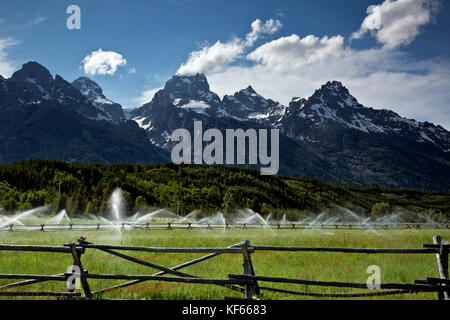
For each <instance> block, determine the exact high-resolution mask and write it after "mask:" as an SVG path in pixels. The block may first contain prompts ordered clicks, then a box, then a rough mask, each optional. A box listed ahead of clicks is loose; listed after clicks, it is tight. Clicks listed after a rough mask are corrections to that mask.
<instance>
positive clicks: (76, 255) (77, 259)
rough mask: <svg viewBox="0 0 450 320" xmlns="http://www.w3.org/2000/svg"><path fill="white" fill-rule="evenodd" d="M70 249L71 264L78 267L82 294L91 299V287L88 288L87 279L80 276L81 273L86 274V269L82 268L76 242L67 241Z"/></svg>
mask: <svg viewBox="0 0 450 320" xmlns="http://www.w3.org/2000/svg"><path fill="white" fill-rule="evenodd" d="M69 247H70V250H71V251H72V257H73V264H74V265H76V266H78V268H79V269H80V281H81V286H82V287H83V291H84V294H85V296H86V298H88V299H91V298H92V293H91V289H90V288H89V284H88V282H87V279H86V278H84V277H82V276H81V275H83V274H86V273H87V271H86V270H84V269H83V264H82V263H81V259H80V258H81V253H78V251H77V246H76V244H75V243H74V242H73V241H72V242H70V243H69Z"/></svg>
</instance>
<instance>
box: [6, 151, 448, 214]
mask: <svg viewBox="0 0 450 320" xmlns="http://www.w3.org/2000/svg"><path fill="white" fill-rule="evenodd" d="M116 188H120V189H121V190H122V191H123V193H124V195H125V198H126V200H127V205H128V207H127V209H126V210H127V213H128V214H132V213H134V212H136V211H141V212H144V211H146V210H151V209H152V208H155V207H164V208H169V209H171V210H173V211H176V210H178V212H179V213H180V214H181V215H186V214H188V213H189V212H191V211H193V210H199V211H200V212H201V213H203V214H209V213H213V212H216V211H218V210H222V211H225V212H227V211H230V210H232V209H235V208H251V209H252V210H254V211H256V212H260V213H262V214H268V213H272V214H273V215H274V216H275V217H279V216H281V215H283V214H287V216H288V217H291V218H295V217H296V216H298V215H300V214H302V213H305V212H306V211H308V212H310V213H317V212H319V211H320V210H323V209H326V208H330V207H332V206H334V205H339V206H343V207H346V208H350V209H352V210H355V211H357V212H358V213H360V214H364V215H370V214H376V215H379V214H384V213H390V212H392V211H393V210H395V209H396V208H398V207H402V208H405V209H408V210H412V211H415V212H420V213H426V214H428V215H430V216H431V217H434V218H448V217H449V215H450V194H449V193H431V192H425V191H417V190H416V191H414V190H398V189H397V190H396V189H385V188H380V187H377V186H372V187H357V186H344V185H336V184H329V183H324V182H321V181H319V180H315V179H310V178H297V179H296V178H289V177H280V176H261V175H260V173H259V170H253V169H238V168H231V167H224V166H197V165H180V166H178V165H174V164H160V165H131V164H114V165H100V164H77V163H66V162H61V161H47V160H29V161H24V162H19V163H14V164H9V165H0V207H2V208H3V210H4V211H6V212H13V211H16V210H24V209H29V208H34V207H38V206H43V205H48V206H49V210H52V211H53V212H57V211H58V210H61V209H64V208H65V209H66V210H67V212H68V213H69V214H70V215H79V214H81V215H87V214H90V213H92V214H100V215H106V214H108V199H109V197H110V195H111V193H112V192H113V191H114V189H116Z"/></svg>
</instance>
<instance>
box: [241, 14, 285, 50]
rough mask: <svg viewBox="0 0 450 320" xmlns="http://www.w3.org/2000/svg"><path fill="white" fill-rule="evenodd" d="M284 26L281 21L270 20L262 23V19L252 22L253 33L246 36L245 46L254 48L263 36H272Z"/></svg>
mask: <svg viewBox="0 0 450 320" xmlns="http://www.w3.org/2000/svg"><path fill="white" fill-rule="evenodd" d="M282 26H283V25H282V24H281V22H280V21H279V20H274V19H269V20H266V22H264V23H263V22H262V21H261V20H260V19H256V20H255V21H253V22H252V24H251V27H252V31H251V32H249V33H247V35H246V36H245V40H246V41H245V44H246V45H247V46H252V45H253V44H254V43H255V41H256V40H258V38H259V37H260V36H261V35H263V34H272V33H275V32H277V31H278V30H280V29H281V27H282Z"/></svg>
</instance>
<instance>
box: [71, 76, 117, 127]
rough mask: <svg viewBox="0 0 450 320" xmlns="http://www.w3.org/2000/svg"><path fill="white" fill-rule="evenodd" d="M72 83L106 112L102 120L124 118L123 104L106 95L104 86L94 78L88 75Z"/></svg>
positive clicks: (98, 107) (91, 101)
mask: <svg viewBox="0 0 450 320" xmlns="http://www.w3.org/2000/svg"><path fill="white" fill-rule="evenodd" d="M72 85H73V86H74V87H75V88H77V89H78V90H79V91H80V92H81V94H82V95H83V96H85V97H86V98H87V99H88V100H89V102H90V103H92V104H93V105H94V106H95V107H96V108H97V109H99V110H100V111H101V112H103V113H104V114H105V116H106V117H105V118H104V119H102V120H123V119H125V114H124V112H123V109H122V106H121V105H120V104H118V103H115V102H113V101H111V100H109V99H107V98H106V97H105V95H104V94H103V90H102V88H101V87H100V86H99V85H98V84H97V83H96V82H95V81H93V80H91V79H89V78H87V77H80V78H78V79H75V80H74V81H73V82H72Z"/></svg>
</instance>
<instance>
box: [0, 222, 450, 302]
mask: <svg viewBox="0 0 450 320" xmlns="http://www.w3.org/2000/svg"><path fill="white" fill-rule="evenodd" d="M436 234H440V235H441V236H442V238H443V239H444V240H450V231H449V230H402V231H400V230H398V231H396V230H383V231H378V230H377V231H376V233H375V232H374V231H358V230H306V231H302V230H280V231H276V230H274V231H273V232H272V231H270V230H227V231H208V230H204V231H201V230H173V231H164V230H161V231H124V232H123V233H122V235H120V234H119V233H118V232H95V231H89V232H77V231H74V232H12V233H10V232H1V233H0V243H2V244H35V245H62V244H64V243H67V242H69V241H76V239H77V238H78V237H79V236H85V237H86V238H87V240H88V241H90V242H93V243H98V244H123V245H139V246H157V247H226V246H229V245H232V244H234V243H238V242H240V241H242V240H245V239H248V240H250V242H251V244H253V245H278V246H329V247H367V248H371V247H373V248H421V247H422V243H432V237H433V235H436ZM126 253H127V254H130V255H132V256H134V257H137V258H140V259H143V260H147V261H149V262H152V263H155V264H160V265H163V266H166V267H172V266H175V265H178V264H180V263H183V262H185V261H188V260H191V259H194V258H197V257H200V256H202V254H186V253H146V252H126ZM252 261H253V266H254V269H255V272H256V274H257V275H262V276H274V277H289V278H299V279H310V280H327V281H351V282H362V283H365V282H366V280H367V277H368V276H369V275H368V274H367V273H366V269H367V267H368V266H370V265H378V266H379V267H380V268H381V281H382V282H405V283H413V281H414V279H425V278H426V277H438V271H437V270H438V269H437V264H436V257H435V255H434V254H373V255H369V254H353V253H351V254H349V253H320V252H273V251H257V252H255V253H254V254H253V255H252ZM82 262H83V264H84V267H85V269H87V270H88V271H89V273H104V274H153V273H156V272H157V271H158V270H154V269H150V268H148V267H145V266H140V265H137V264H135V263H132V262H129V261H125V260H123V259H120V258H118V257H115V256H112V255H109V254H107V253H103V252H101V251H98V250H96V249H88V250H87V252H86V254H84V255H83V256H82ZM71 264H72V258H71V256H70V255H69V254H62V253H34V252H10V251H1V252H0V273H18V274H43V275H50V274H58V273H64V272H65V271H66V270H67V268H68V267H69V266H70V265H71ZM182 271H183V272H186V273H190V274H194V275H197V276H202V277H211V278H227V275H228V274H229V273H234V274H242V255H240V254H223V255H220V256H218V257H215V258H212V259H211V260H207V261H205V262H202V263H200V264H197V265H194V266H190V267H188V268H185V269H182ZM9 282H12V280H0V285H3V284H6V283H9ZM121 282H124V281H116V280H93V279H89V284H90V286H91V289H92V290H98V289H101V288H104V287H107V286H110V285H114V284H118V283H121ZM260 285H264V286H272V287H277V288H283V289H290V290H296V291H308V292H322V293H350V292H361V291H362V290H359V289H346V288H328V287H312V286H306V285H295V284H269V283H263V282H261V283H260ZM30 289H31V290H33V291H66V287H65V283H64V282H56V281H55V282H44V283H38V284H33V285H31V286H25V287H20V288H15V289H12V291H13V290H23V291H29V290H30ZM225 296H228V297H243V295H242V294H240V293H237V292H234V291H231V290H229V289H227V288H222V287H219V286H213V285H200V284H180V283H168V282H156V281H147V282H142V283H140V284H137V285H134V286H130V287H127V288H123V289H119V290H116V291H113V292H109V293H105V294H104V295H103V298H107V299H108V298H118V299H223V298H224V297H225ZM436 296H437V294H436V293H419V294H406V295H395V296H388V297H376V298H370V299H436ZM261 298H262V299H314V298H311V297H298V296H292V295H287V294H281V293H272V292H267V291H266V292H263V295H262V297H261ZM365 299H368V298H365Z"/></svg>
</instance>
